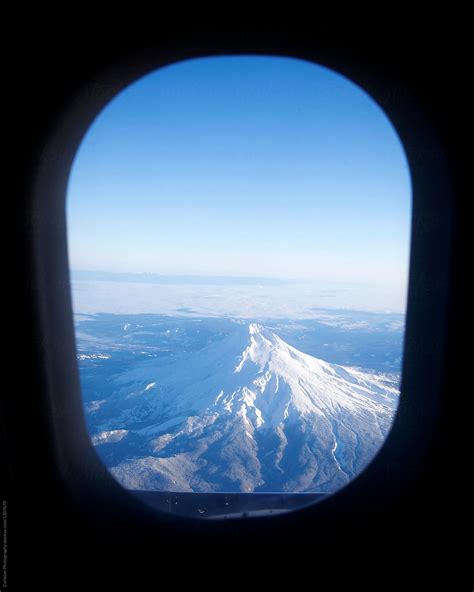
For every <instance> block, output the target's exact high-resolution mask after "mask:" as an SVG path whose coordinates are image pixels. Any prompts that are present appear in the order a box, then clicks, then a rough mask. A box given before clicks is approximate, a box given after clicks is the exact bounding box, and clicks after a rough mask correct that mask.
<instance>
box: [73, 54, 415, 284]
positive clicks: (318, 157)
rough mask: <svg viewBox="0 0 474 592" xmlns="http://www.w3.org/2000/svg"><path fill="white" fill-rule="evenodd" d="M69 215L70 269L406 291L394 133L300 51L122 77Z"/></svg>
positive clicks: (404, 223)
mask: <svg viewBox="0 0 474 592" xmlns="http://www.w3.org/2000/svg"><path fill="white" fill-rule="evenodd" d="M67 216H68V239H69V255H70V264H71V267H72V268H73V269H90V270H109V271H124V272H152V273H163V274H196V275H231V276H259V277H278V278H291V279H304V280H318V281H321V282H325V281H327V282H352V283H358V284H361V285H371V286H377V285H380V286H382V285H383V288H384V290H387V289H388V290H390V289H391V288H392V287H393V289H394V290H396V291H398V292H400V294H404V290H405V285H406V279H407V273H408V252H409V227H410V217H411V189H410V176H409V171H408V166H407V162H406V158H405V155H404V151H403V148H402V146H401V144H400V141H399V139H398V136H397V135H396V133H395V131H394V129H393V127H392V126H391V124H390V122H389V120H388V119H387V117H386V116H385V114H384V113H383V112H382V110H381V109H380V108H379V107H378V105H377V104H376V103H375V102H374V101H373V100H372V99H371V98H370V97H369V96H368V95H367V94H366V93H365V92H364V91H362V90H361V89H360V88H359V87H358V86H357V85H355V84H354V83H352V82H350V81H349V80H348V79H347V78H345V77H343V76H341V75H339V74H336V73H335V72H332V71H330V70H328V69H326V68H323V67H321V66H317V65H314V64H311V63H309V62H304V61H300V60H295V59H292V58H273V57H257V56H245V57H218V58H200V59H194V60H189V61H186V62H181V63H178V64H174V65H172V66H168V67H166V68H163V69H160V70H158V71H155V72H153V73H152V74H149V75H148V76H145V77H144V78H141V79H140V80H138V81H137V82H135V83H134V84H132V85H131V86H129V87H128V88H127V89H125V90H124V91H123V92H121V93H120V94H119V95H117V96H116V97H115V99H114V100H113V101H112V102H111V103H109V104H108V105H107V107H106V108H105V109H104V110H103V111H102V112H101V113H100V114H99V115H98V117H97V118H96V120H95V122H94V123H93V125H92V126H91V128H90V129H89V131H88V133H87V135H86V137H85V138H84V140H83V142H82V144H81V146H80V148H79V151H78V153H77V155H76V159H75V162H74V165H73V169H72V173H71V177H70V182H69V188H68V201H67Z"/></svg>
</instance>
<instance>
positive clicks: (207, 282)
mask: <svg viewBox="0 0 474 592" xmlns="http://www.w3.org/2000/svg"><path fill="white" fill-rule="evenodd" d="M67 214H68V237H69V254H70V266H71V274H72V294H73V303H74V311H75V325H76V341H77V349H78V364H79V369H80V376H81V385H82V393H83V400H84V408H85V416H86V420H87V425H88V429H89V432H90V436H91V441H92V444H93V445H94V446H95V449H96V451H97V453H98V455H99V456H100V458H101V459H102V461H103V462H104V464H105V465H106V466H107V467H108V469H109V470H110V472H111V474H112V475H113V476H114V477H115V478H116V479H117V480H118V481H119V482H120V483H121V484H122V485H123V486H124V487H126V488H128V489H131V490H133V491H135V492H136V494H137V495H139V496H140V497H141V498H142V499H144V500H145V501H147V502H148V503H151V504H153V505H155V506H156V507H157V508H160V509H162V510H164V511H167V512H177V513H181V514H184V515H191V516H197V517H205V518H206V517H216V516H223V515H226V516H239V515H241V514H242V513H247V514H249V515H253V514H261V513H266V512H279V511H287V510H289V509H293V508H295V507H299V506H301V505H305V504H307V503H310V502H313V501H317V500H319V499H321V498H323V497H325V496H326V495H328V494H331V493H334V492H335V491H337V490H339V489H340V488H342V487H344V486H345V485H347V484H348V483H349V482H350V481H351V480H352V479H354V477H355V476H356V475H358V474H359V473H360V472H361V471H362V470H363V469H364V468H365V467H366V466H367V465H368V463H370V461H371V460H372V459H373V457H374V456H375V454H376V453H377V452H378V450H379V449H380V447H381V446H382V444H383V442H384V440H385V438H386V437H387V435H388V433H389V431H390V427H391V425H392V422H393V418H394V415H395V413H396V409H397V405H398V397H399V384H400V372H401V362H402V343H403V335H404V326H405V307H406V288H407V279H408V258H409V232H410V221H411V188H410V175H409V170H408V166H407V161H406V157H405V154H404V151H403V148H402V146H401V144H400V140H399V138H398V136H397V134H396V133H395V131H394V129H393V127H392V126H391V124H390V122H389V120H388V118H387V116H386V115H385V114H384V113H383V111H382V110H381V109H380V107H379V106H378V105H377V104H376V103H375V102H374V101H373V100H372V99H371V98H370V97H369V96H368V95H367V94H366V93H365V92H364V91H363V90H362V89H361V88H360V87H358V86H357V85H355V84H354V83H352V82H351V81H349V80H348V79H347V78H345V77H343V76H341V75H339V74H337V73H335V72H333V71H331V70H329V69H327V68H324V67H322V66H318V65H315V64H312V63H309V62H305V61H301V60H296V59H290V58H280V57H266V56H245V57H244V56H235V57H213V58H200V59H194V60H188V61H185V62H180V63H177V64H174V65H170V66H168V67H166V68H162V69H160V70H157V71H155V72H153V73H151V74H149V75H147V76H145V77H144V78H141V79H140V80H138V81H137V82H135V83H134V84H132V85H130V86H129V87H128V88H127V89H125V90H124V91H123V92H121V93H120V94H119V95H117V96H116V97H115V98H114V100H112V101H111V102H110V103H109V104H108V105H107V107H106V108H105V109H104V110H103V111H102V112H101V113H100V114H99V116H98V117H97V119H96V120H95V122H94V123H93V125H92V126H91V127H90V129H89V131H88V133H87V135H86V137H85V139H84V140H83V142H82V144H81V146H80V148H79V150H78V153H77V155H76V159H75V162H74V166H73V170H72V173H71V177H70V183H69V189H68V210H67Z"/></svg>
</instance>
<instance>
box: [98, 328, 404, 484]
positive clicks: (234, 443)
mask: <svg viewBox="0 0 474 592" xmlns="http://www.w3.org/2000/svg"><path fill="white" fill-rule="evenodd" d="M113 382H114V384H113V387H114V394H113V396H111V397H110V398H109V399H107V400H105V401H103V400H101V401H97V405H94V404H93V405H91V406H89V409H90V411H89V413H90V418H91V425H93V426H95V433H94V435H93V442H94V444H95V445H96V447H97V452H98V453H99V454H100V456H101V457H102V459H103V460H104V462H105V463H106V465H107V466H108V467H109V468H110V469H111V471H112V473H113V474H114V475H115V477H116V478H117V479H118V480H119V481H120V482H121V483H122V484H123V485H124V486H125V487H127V488H130V489H150V490H170V491H196V492H208V491H227V492H230V491H242V492H253V491H267V492H268V491H280V492H333V491H335V490H337V489H339V488H340V487H342V486H343V485H345V484H346V483H347V482H348V481H350V480H351V479H352V478H354V476H355V475H357V474H358V473H359V472H360V471H361V470H362V469H363V468H364V467H365V466H366V465H367V463H369V462H370V460H371V459H372V458H373V457H374V455H375V454H376V452H377V451H378V449H379V448H380V446H381V444H382V443H383V441H384V439H385V437H386V435H387V432H388V431H389V429H390V426H391V423H392V420H393V417H394V413H395V411H396V407H397V404H398V384H397V382H396V381H395V379H392V378H389V377H387V376H385V375H377V374H368V373H365V372H362V371H360V370H358V369H355V368H348V367H343V366H338V365H334V364H329V363H327V362H324V361H322V360H319V359H317V358H314V357H312V356H309V355H307V354H304V353H302V352H300V351H298V350H297V349H295V348H293V347H291V346H290V345H288V344H287V343H285V342H284V341H283V340H282V339H280V338H279V337H278V336H277V335H275V334H274V333H273V332H271V331H270V330H268V329H266V328H264V327H263V326H261V325H258V324H255V323H252V324H250V325H248V324H240V325H236V331H235V333H233V334H232V335H231V336H229V337H227V338H225V339H223V340H221V341H219V342H217V343H213V344H210V345H207V346H206V347H204V348H203V349H201V350H200V351H199V352H197V353H196V352H195V353H193V354H192V355H191V354H183V355H179V356H175V357H172V358H171V359H167V360H164V361H161V362H158V361H157V359H152V360H147V361H145V362H139V363H137V364H136V366H135V367H134V368H133V369H132V370H129V371H126V372H124V373H122V374H118V375H116V376H115V377H114V378H113ZM93 403H94V402H93Z"/></svg>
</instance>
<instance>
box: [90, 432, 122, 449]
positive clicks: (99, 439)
mask: <svg viewBox="0 0 474 592" xmlns="http://www.w3.org/2000/svg"><path fill="white" fill-rule="evenodd" d="M127 434H128V430H109V431H104V432H99V433H98V434H96V435H95V436H93V437H92V443H93V444H94V445H95V446H97V445H99V444H109V443H113V442H120V440H123V438H125V436H126V435H127Z"/></svg>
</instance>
